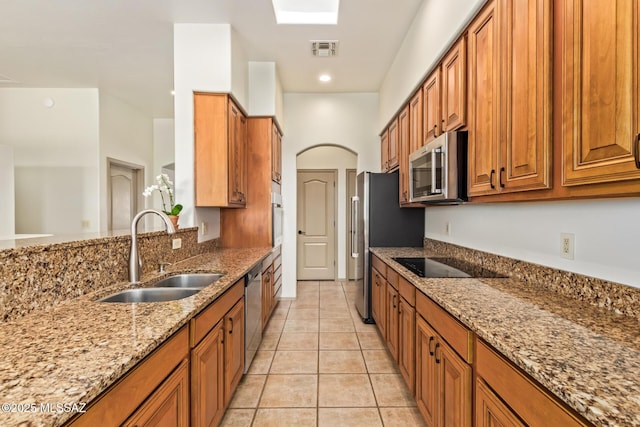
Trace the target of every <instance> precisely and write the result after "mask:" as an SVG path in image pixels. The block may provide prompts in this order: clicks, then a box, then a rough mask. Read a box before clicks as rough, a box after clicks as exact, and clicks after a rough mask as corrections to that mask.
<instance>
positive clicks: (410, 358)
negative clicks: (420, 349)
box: [398, 298, 416, 396]
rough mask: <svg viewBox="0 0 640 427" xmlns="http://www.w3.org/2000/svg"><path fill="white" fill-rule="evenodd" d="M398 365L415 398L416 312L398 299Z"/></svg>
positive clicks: (404, 301)
mask: <svg viewBox="0 0 640 427" xmlns="http://www.w3.org/2000/svg"><path fill="white" fill-rule="evenodd" d="M398 327H399V332H398V364H399V365H400V373H401V374H402V377H403V378H404V380H405V382H406V383H407V386H408V387H409V390H411V394H412V395H414V396H415V392H416V376H415V368H416V364H415V360H416V359H415V356H416V341H415V340H416V311H415V309H414V308H413V307H411V306H410V305H409V304H408V303H407V301H406V300H405V299H404V298H400V303H399V322H398Z"/></svg>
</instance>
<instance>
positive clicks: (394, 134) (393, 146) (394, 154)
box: [387, 118, 400, 170]
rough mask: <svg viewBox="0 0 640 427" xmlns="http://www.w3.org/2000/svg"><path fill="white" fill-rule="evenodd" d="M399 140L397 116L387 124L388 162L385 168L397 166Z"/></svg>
mask: <svg viewBox="0 0 640 427" xmlns="http://www.w3.org/2000/svg"><path fill="white" fill-rule="evenodd" d="M399 140H400V129H399V128H398V118H396V119H395V120H394V121H392V122H391V124H390V125H389V164H388V167H387V170H391V169H394V168H396V167H397V166H398V142H399Z"/></svg>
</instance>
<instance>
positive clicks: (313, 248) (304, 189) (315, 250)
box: [297, 171, 336, 280]
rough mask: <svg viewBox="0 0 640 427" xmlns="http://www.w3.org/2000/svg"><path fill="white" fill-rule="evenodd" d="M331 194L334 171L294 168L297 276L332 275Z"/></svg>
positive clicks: (323, 277)
mask: <svg viewBox="0 0 640 427" xmlns="http://www.w3.org/2000/svg"><path fill="white" fill-rule="evenodd" d="M335 197H336V172H335V171H298V212H297V220H298V235H297V236H298V242H297V255H298V256H297V259H298V261H297V264H298V265H297V270H298V274H297V275H298V280H334V279H335V277H336V275H335V273H336V257H335V255H336V235H335V234H336V231H335V230H336V228H335V218H336V212H335V208H336V200H335Z"/></svg>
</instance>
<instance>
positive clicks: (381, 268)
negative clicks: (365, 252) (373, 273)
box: [371, 254, 387, 278]
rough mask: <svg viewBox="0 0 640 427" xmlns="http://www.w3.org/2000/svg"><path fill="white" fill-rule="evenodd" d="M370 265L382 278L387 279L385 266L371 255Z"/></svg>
mask: <svg viewBox="0 0 640 427" xmlns="http://www.w3.org/2000/svg"><path fill="white" fill-rule="evenodd" d="M371 265H372V266H373V268H375V269H376V270H378V272H379V273H380V274H381V275H382V277H385V278H386V277H387V264H385V263H384V262H382V261H381V260H380V258H378V257H377V256H375V255H373V254H372V255H371Z"/></svg>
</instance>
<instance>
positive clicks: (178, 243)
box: [171, 239, 182, 249]
mask: <svg viewBox="0 0 640 427" xmlns="http://www.w3.org/2000/svg"><path fill="white" fill-rule="evenodd" d="M181 247H182V239H173V240H172V241H171V249H180V248H181Z"/></svg>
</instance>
